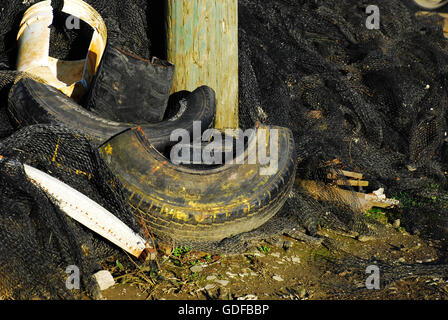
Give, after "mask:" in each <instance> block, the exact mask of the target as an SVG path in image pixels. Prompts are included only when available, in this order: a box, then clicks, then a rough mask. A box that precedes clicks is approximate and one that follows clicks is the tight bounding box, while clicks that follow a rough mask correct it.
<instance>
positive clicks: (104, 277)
mask: <svg viewBox="0 0 448 320" xmlns="http://www.w3.org/2000/svg"><path fill="white" fill-rule="evenodd" d="M93 276H94V277H95V279H96V282H98V285H99V287H100V290H101V291H104V290H107V289H109V288H110V287H112V286H113V285H115V280H114V277H112V274H111V273H110V272H109V271H107V270H101V271H98V272H97V273H95V274H94V275H93Z"/></svg>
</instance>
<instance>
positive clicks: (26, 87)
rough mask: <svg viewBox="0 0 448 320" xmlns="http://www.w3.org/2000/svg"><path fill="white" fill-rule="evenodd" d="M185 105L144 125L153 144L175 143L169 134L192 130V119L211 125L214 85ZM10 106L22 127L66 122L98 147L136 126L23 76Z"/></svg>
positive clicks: (191, 95)
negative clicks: (170, 115) (167, 117)
mask: <svg viewBox="0 0 448 320" xmlns="http://www.w3.org/2000/svg"><path fill="white" fill-rule="evenodd" d="M186 106H187V107H186V109H185V110H182V111H181V113H180V114H178V115H177V116H175V117H174V118H172V119H170V120H167V121H162V122H158V123H150V124H145V125H143V126H142V128H143V130H144V131H145V132H146V135H147V137H148V139H149V141H150V142H151V144H152V145H153V146H154V147H156V148H158V149H159V150H163V149H164V148H166V147H169V145H170V144H173V142H171V141H170V135H171V132H172V131H173V130H175V129H179V128H183V129H186V130H188V131H189V132H192V131H193V121H201V123H202V128H203V129H207V128H208V127H210V126H211V125H212V123H213V120H214V116H215V112H216V101H215V93H214V91H213V90H212V89H211V88H209V87H206V86H202V87H199V88H198V89H196V90H195V91H193V92H192V93H189V94H188V95H187V96H186ZM8 109H9V112H10V114H11V116H12V117H13V118H14V119H15V121H16V122H17V124H18V125H19V126H27V125H32V124H38V123H48V124H56V123H58V124H63V125H65V126H67V127H69V128H72V129H75V130H78V131H79V132H81V133H82V134H84V135H85V136H86V137H87V138H88V139H89V140H90V141H91V142H92V144H93V145H94V146H97V147H98V146H100V145H101V144H103V143H104V142H105V141H107V140H108V139H110V138H111V137H113V136H115V135H117V134H119V133H120V132H123V131H125V130H127V129H129V128H134V127H136V126H137V125H136V124H133V123H124V122H114V121H109V120H107V119H104V118H101V117H99V116H97V115H95V114H94V113H92V112H90V111H88V110H86V109H84V108H83V107H82V106H80V105H79V104H77V103H76V102H74V101H73V100H72V99H70V98H68V97H67V96H66V95H64V94H63V93H62V92H60V91H59V90H57V89H55V88H53V87H51V86H48V85H45V84H43V83H40V82H37V81H34V80H33V79H30V78H22V79H20V80H19V81H18V82H17V83H16V84H15V85H14V86H13V87H12V89H11V92H10V94H9V104H8Z"/></svg>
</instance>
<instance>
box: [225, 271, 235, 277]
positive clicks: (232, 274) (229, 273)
mask: <svg viewBox="0 0 448 320" xmlns="http://www.w3.org/2000/svg"><path fill="white" fill-rule="evenodd" d="M226 274H227V275H228V276H229V277H230V278H235V277H236V274H234V273H231V272H226Z"/></svg>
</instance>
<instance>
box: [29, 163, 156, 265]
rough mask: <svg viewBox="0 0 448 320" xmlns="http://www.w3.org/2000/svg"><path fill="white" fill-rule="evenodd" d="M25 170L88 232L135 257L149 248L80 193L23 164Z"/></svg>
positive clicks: (114, 218)
mask: <svg viewBox="0 0 448 320" xmlns="http://www.w3.org/2000/svg"><path fill="white" fill-rule="evenodd" d="M24 169H25V173H26V174H27V176H28V177H29V178H30V180H31V182H32V183H33V184H35V185H37V186H38V187H40V188H41V189H43V190H44V191H45V192H47V193H48V194H49V195H50V196H51V197H50V198H51V199H52V201H54V202H55V204H56V205H57V206H58V207H59V208H60V209H61V210H62V211H63V212H65V213H66V214H67V215H68V216H70V217H71V218H73V219H74V220H76V221H78V222H79V223H81V224H82V225H84V226H86V227H87V228H89V229H90V230H92V231H94V232H96V233H98V234H99V235H101V236H103V237H104V238H106V239H108V240H109V241H111V242H112V243H114V244H116V245H117V246H119V247H120V248H122V249H124V250H125V251H127V252H129V253H130V254H132V255H134V256H135V257H137V258H138V257H139V256H140V255H141V253H142V252H143V251H144V250H145V249H146V248H147V247H149V246H148V243H147V241H146V240H144V239H143V238H142V237H140V236H139V235H138V234H137V233H135V232H134V231H132V230H131V229H130V228H129V227H128V226H127V225H125V224H124V223H123V222H122V221H121V220H119V219H118V218H117V217H115V216H114V215H113V214H112V213H110V212H109V211H107V210H106V209H105V208H103V207H102V206H100V205H99V204H98V203H96V202H94V201H92V200H91V199H89V198H88V197H86V196H85V195H83V194H82V193H80V192H78V191H76V190H75V189H73V188H72V187H70V186H68V185H67V184H65V183H63V182H61V181H59V180H57V179H55V178H53V177H52V176H50V175H48V174H46V173H44V172H42V171H40V170H38V169H36V168H33V167H30V166H28V165H24Z"/></svg>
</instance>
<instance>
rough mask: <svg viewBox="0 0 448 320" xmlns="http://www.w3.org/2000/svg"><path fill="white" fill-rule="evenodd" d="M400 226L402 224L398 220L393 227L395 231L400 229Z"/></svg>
mask: <svg viewBox="0 0 448 320" xmlns="http://www.w3.org/2000/svg"><path fill="white" fill-rule="evenodd" d="M400 224H401V221H400V219H397V220H395V221H394V224H393V227H394V228H395V229H398V228H400Z"/></svg>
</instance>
